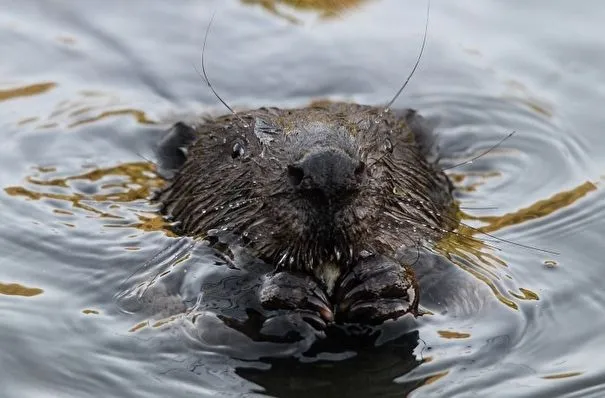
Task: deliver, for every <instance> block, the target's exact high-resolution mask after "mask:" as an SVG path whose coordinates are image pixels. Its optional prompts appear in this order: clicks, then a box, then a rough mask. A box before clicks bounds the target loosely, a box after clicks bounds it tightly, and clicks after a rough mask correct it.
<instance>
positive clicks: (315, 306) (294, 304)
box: [260, 271, 334, 330]
mask: <svg viewBox="0 0 605 398" xmlns="http://www.w3.org/2000/svg"><path fill="white" fill-rule="evenodd" d="M260 301H261V304H262V305H263V307H264V308H265V309H267V310H287V311H294V312H296V313H297V314H298V315H300V317H301V318H302V319H303V320H305V321H306V322H307V323H309V324H310V325H312V326H313V327H315V328H316V329H319V330H322V329H325V328H326V326H327V324H328V323H330V322H332V321H333V319H334V313H333V311H332V305H331V304H330V301H329V299H328V297H327V296H326V294H325V293H324V291H323V290H322V289H321V287H320V286H319V285H318V284H317V283H316V282H315V281H314V280H313V278H312V277H310V276H307V275H301V274H295V273H291V272H286V271H283V272H277V273H274V274H271V275H268V276H266V277H265V279H264V281H263V285H262V287H261V290H260Z"/></svg>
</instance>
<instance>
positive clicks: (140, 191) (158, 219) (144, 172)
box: [4, 162, 172, 235]
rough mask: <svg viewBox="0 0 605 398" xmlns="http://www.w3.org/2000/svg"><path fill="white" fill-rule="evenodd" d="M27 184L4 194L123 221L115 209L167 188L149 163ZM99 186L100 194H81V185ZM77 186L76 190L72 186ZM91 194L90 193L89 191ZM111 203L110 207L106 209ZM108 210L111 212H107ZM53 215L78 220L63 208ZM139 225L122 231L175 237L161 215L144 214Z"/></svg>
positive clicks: (49, 169)
mask: <svg viewBox="0 0 605 398" xmlns="http://www.w3.org/2000/svg"><path fill="white" fill-rule="evenodd" d="M37 171H38V172H39V173H43V174H49V173H56V171H57V170H56V169H55V168H54V167H46V168H43V167H38V168H37ZM27 182H28V183H29V185H30V186H31V188H28V187H21V186H11V187H6V188H4V191H5V192H6V193H7V194H8V195H10V196H20V197H25V198H27V199H30V200H42V199H54V200H59V201H66V202H69V203H70V206H71V207H73V208H75V209H80V210H84V211H86V212H90V213H93V214H96V215H97V216H98V217H99V218H108V219H122V218H123V217H121V216H120V215H117V214H114V213H113V212H112V211H111V210H112V209H119V208H120V204H121V203H128V202H133V201H137V200H148V198H150V197H151V193H152V192H153V191H154V190H156V189H158V188H159V187H161V186H162V185H163V183H164V182H163V180H162V179H161V178H160V177H159V176H158V175H157V174H156V172H155V166H154V165H153V164H152V163H149V162H135V163H126V164H122V165H119V166H115V167H108V168H103V169H93V170H91V171H86V172H84V173H82V174H78V175H75V176H68V177H62V178H52V177H50V178H48V179H41V178H40V177H39V176H36V177H33V176H28V177H27ZM95 182H96V183H97V185H96V186H95V187H94V188H93V190H95V191H96V190H98V191H99V192H97V193H91V192H82V191H80V190H78V189H77V188H78V187H82V185H79V184H81V183H85V184H87V187H91V186H93V184H92V183H95ZM74 183H75V186H72V184H74ZM41 187H54V188H61V191H62V193H58V191H57V190H55V192H47V191H42V190H40V189H41ZM87 190H88V189H87ZM107 203H111V205H110V206H106V204H107ZM105 209H109V211H106V210H105ZM53 213H55V214H57V215H58V216H71V217H68V219H74V218H76V217H73V216H74V213H73V212H71V211H69V210H65V209H62V208H58V209H53ZM137 217H138V219H139V222H137V223H132V224H128V225H120V226H121V227H124V226H127V227H134V228H138V229H141V230H143V231H148V232H150V231H164V232H165V233H166V234H168V235H171V234H172V232H171V231H170V230H169V229H168V228H167V224H166V222H165V221H164V219H163V218H162V216H161V215H159V214H149V213H140V214H137ZM105 226H106V227H112V226H114V225H113V224H111V223H109V224H105Z"/></svg>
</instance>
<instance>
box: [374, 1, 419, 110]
mask: <svg viewBox="0 0 605 398" xmlns="http://www.w3.org/2000/svg"><path fill="white" fill-rule="evenodd" d="M430 10H431V0H427V2H426V22H425V25H424V35H423V37H422V45H421V47H420V52H419V53H418V57H417V58H416V63H415V64H414V67H413V68H412V71H411V72H410V74H409V75H408V77H407V78H406V79H405V82H404V83H403V84H402V85H401V87H400V88H399V90H398V91H397V93H396V94H395V96H394V97H393V98H392V99H391V100H390V101H389V102H388V103H387V105H386V106H385V107H384V110H383V112H388V111H389V109H390V108H391V106H392V105H393V103H395V101H396V100H397V98H399V96H400V95H401V93H402V92H403V90H404V89H405V87H406V86H407V85H408V83H409V82H410V79H411V78H412V76H414V73H415V72H416V69H418V65H419V64H420V59H421V58H422V54H423V53H424V48H425V47H426V39H427V36H428V30H429V15H430Z"/></svg>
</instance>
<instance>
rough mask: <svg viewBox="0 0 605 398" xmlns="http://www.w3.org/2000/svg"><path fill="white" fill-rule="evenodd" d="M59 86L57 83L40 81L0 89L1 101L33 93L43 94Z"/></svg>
mask: <svg viewBox="0 0 605 398" xmlns="http://www.w3.org/2000/svg"><path fill="white" fill-rule="evenodd" d="M56 86H57V84H56V83H38V84H32V85H30V86H25V87H17V88H11V89H8V90H0V101H6V100H10V99H13V98H19V97H29V96H32V95H39V94H43V93H45V92H47V91H49V90H52V89H53V88H55V87H56Z"/></svg>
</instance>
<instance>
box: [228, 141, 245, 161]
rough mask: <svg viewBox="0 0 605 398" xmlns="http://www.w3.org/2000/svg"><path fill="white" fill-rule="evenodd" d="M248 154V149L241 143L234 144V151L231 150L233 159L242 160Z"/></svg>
mask: <svg viewBox="0 0 605 398" xmlns="http://www.w3.org/2000/svg"><path fill="white" fill-rule="evenodd" d="M245 153H246V148H244V145H243V144H242V143H240V142H236V143H235V144H233V149H232V150H231V157H232V158H233V159H237V158H241V157H242V156H244V154H245Z"/></svg>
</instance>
